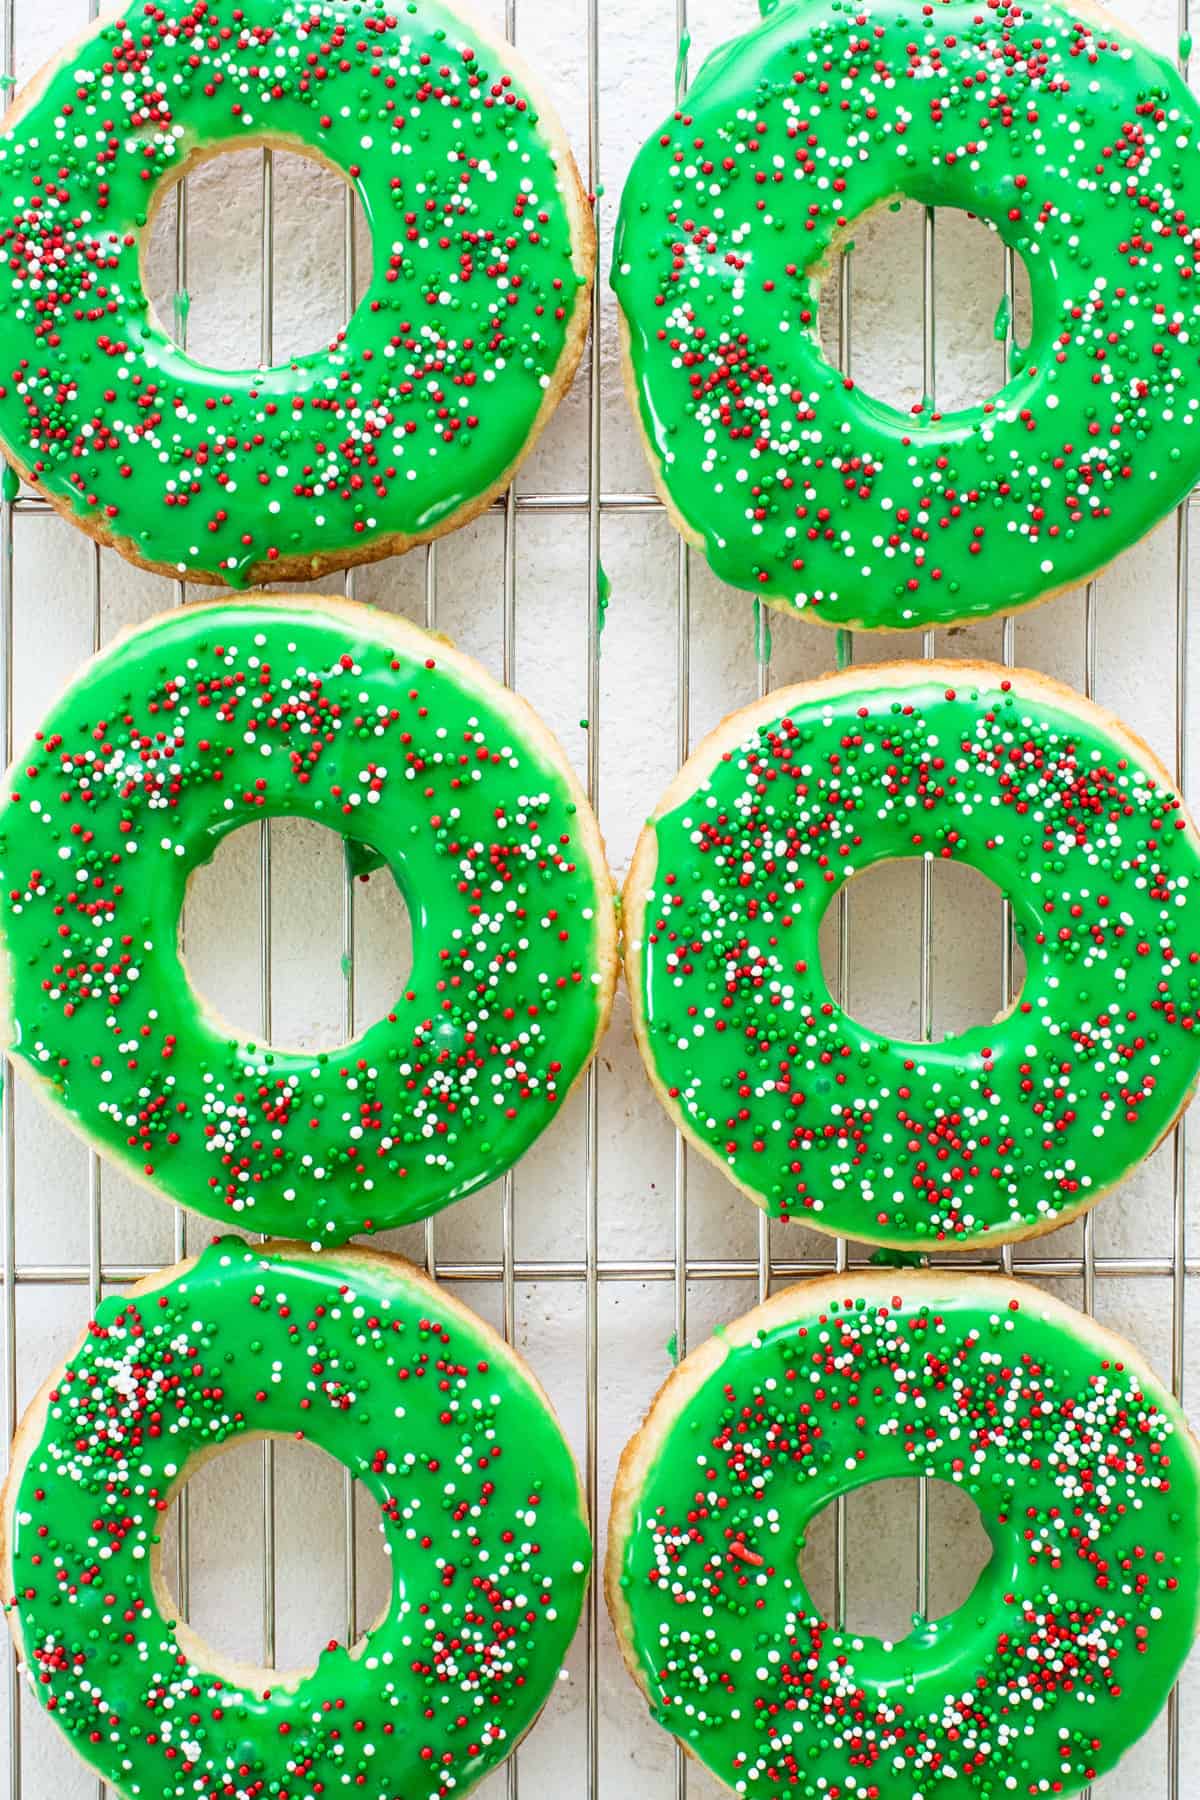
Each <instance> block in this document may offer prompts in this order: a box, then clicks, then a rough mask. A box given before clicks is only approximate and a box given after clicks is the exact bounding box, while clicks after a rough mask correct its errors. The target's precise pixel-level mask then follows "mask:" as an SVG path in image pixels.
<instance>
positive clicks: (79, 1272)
mask: <svg viewBox="0 0 1200 1800" xmlns="http://www.w3.org/2000/svg"><path fill="white" fill-rule="evenodd" d="M844 1243H845V1240H844V1239H842V1238H839V1239H838V1240H837V1246H838V1247H837V1248H835V1249H832V1250H831V1253H830V1254H829V1255H828V1256H773V1257H772V1262H771V1273H772V1278H775V1277H778V1278H779V1279H781V1280H785V1279H786V1280H791V1281H800V1280H803V1279H805V1278H807V1277H809V1276H813V1275H835V1274H844V1273H848V1274H855V1273H861V1272H862V1271H864V1270H866V1269H878V1268H879V1267H880V1265H879V1263H878V1262H873V1261H872V1260H871V1255H870V1252H869V1250H868V1249H866V1248H864V1247H861V1246H860V1247H859V1249H858V1250H857V1251H856V1252H855V1253H854V1254H853V1255H846V1254H845V1253H844V1252H843V1251H842V1249H841V1248H840V1247H841V1246H842V1245H843V1244H844ZM1009 1249H1011V1246H1009V1245H1005V1246H1003V1248H1002V1249H1001V1250H1000V1251H999V1252H998V1254H997V1255H995V1256H992V1257H982V1258H979V1259H974V1258H970V1257H968V1256H961V1255H960V1256H950V1255H942V1256H938V1255H933V1256H929V1257H927V1258H926V1259H925V1262H926V1265H927V1266H928V1267H929V1268H931V1269H943V1270H957V1272H958V1273H959V1274H976V1275H977V1274H991V1275H997V1274H1003V1273H1006V1272H1011V1273H1013V1274H1016V1275H1019V1276H1024V1277H1026V1278H1028V1279H1030V1280H1035V1281H1083V1280H1084V1279H1085V1278H1086V1275H1087V1263H1086V1261H1085V1259H1084V1257H1083V1256H1036V1255H1034V1256H1023V1257H1022V1258H1021V1259H1020V1260H1019V1261H1017V1260H1014V1259H1013V1258H1012V1257H1009V1256H1006V1254H1005V1252H1006V1251H1007V1250H1009ZM162 1266H163V1265H162V1264H161V1263H144V1264H143V1263H106V1264H105V1265H104V1267H103V1268H102V1270H101V1280H102V1283H103V1285H104V1286H105V1287H106V1288H107V1287H114V1288H121V1287H130V1286H132V1284H133V1283H134V1282H135V1281H144V1280H145V1279H146V1277H147V1276H148V1275H156V1274H158V1273H159V1272H160V1271H161V1269H162ZM437 1266H438V1276H439V1278H440V1279H441V1280H442V1281H501V1282H502V1281H504V1280H505V1279H506V1265H505V1263H504V1262H503V1261H500V1262H496V1261H488V1260H487V1259H480V1260H479V1261H471V1262H456V1261H453V1260H447V1259H446V1258H444V1257H443V1258H439V1259H438V1265H437ZM595 1270H596V1277H597V1279H598V1280H599V1281H674V1280H675V1279H676V1273H677V1271H676V1259H675V1257H674V1255H671V1256H663V1257H644V1258H640V1259H638V1260H635V1261H631V1262H622V1261H620V1260H619V1259H609V1258H604V1259H600V1258H597V1261H596V1264H595ZM1092 1270H1093V1275H1094V1277H1096V1278H1099V1279H1101V1280H1111V1281H1130V1280H1142V1279H1158V1280H1163V1281H1169V1280H1173V1279H1174V1276H1175V1259H1174V1257H1171V1256H1094V1257H1093V1259H1092ZM588 1271H589V1264H588V1262H586V1261H584V1260H579V1259H575V1260H571V1259H562V1260H557V1261H555V1260H546V1261H541V1260H526V1259H522V1258H517V1259H515V1260H514V1262H513V1265H512V1275H513V1279H514V1280H515V1281H519V1282H525V1283H535V1282H539V1281H586V1280H587V1279H588ZM683 1272H684V1274H685V1276H686V1279H687V1280H688V1281H689V1282H693V1281H757V1280H758V1277H759V1262H758V1258H757V1256H754V1257H750V1256H741V1257H738V1256H731V1257H691V1256H689V1257H688V1258H687V1259H686V1262H685V1263H684V1265H683ZM1184 1273H1185V1274H1186V1275H1187V1277H1188V1278H1189V1279H1190V1278H1192V1277H1193V1276H1200V1257H1189V1258H1188V1259H1187V1261H1186V1263H1185V1265H1184ZM10 1279H11V1276H10V1274H9V1271H8V1270H7V1269H3V1270H0V1288H3V1287H5V1286H7V1285H8V1282H9V1281H10ZM90 1280H91V1270H90V1268H89V1266H88V1264H87V1263H19V1264H17V1265H16V1285H17V1286H18V1287H24V1286H30V1287H54V1286H59V1287H86V1286H87V1285H88V1283H89V1282H90Z"/></svg>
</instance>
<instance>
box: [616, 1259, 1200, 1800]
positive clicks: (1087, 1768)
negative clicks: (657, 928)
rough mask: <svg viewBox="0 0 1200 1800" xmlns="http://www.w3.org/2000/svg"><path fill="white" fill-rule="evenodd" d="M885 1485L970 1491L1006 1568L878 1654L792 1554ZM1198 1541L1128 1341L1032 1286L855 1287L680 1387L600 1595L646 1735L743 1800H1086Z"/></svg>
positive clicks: (788, 1316)
mask: <svg viewBox="0 0 1200 1800" xmlns="http://www.w3.org/2000/svg"><path fill="white" fill-rule="evenodd" d="M898 1476H908V1477H916V1476H932V1477H936V1478H938V1479H939V1480H942V1481H946V1482H952V1483H953V1484H954V1485H955V1486H956V1487H959V1488H961V1489H962V1491H963V1492H964V1493H966V1494H968V1495H969V1496H970V1497H971V1499H972V1500H973V1501H974V1502H975V1503H976V1505H977V1506H978V1508H979V1511H980V1513H981V1515H982V1523H983V1526H984V1528H985V1530H986V1532H987V1535H988V1537H989V1538H990V1540H991V1545H992V1555H991V1559H990V1561H989V1562H988V1565H987V1567H986V1568H985V1570H984V1571H983V1573H982V1575H981V1576H980V1578H979V1580H978V1582H977V1584H976V1586H975V1588H974V1590H973V1591H972V1593H971V1595H970V1597H969V1598H968V1599H967V1600H966V1601H965V1602H964V1604H963V1605H962V1606H960V1607H959V1608H958V1609H957V1610H956V1611H954V1612H952V1613H950V1614H949V1615H948V1616H947V1617H945V1618H942V1619H939V1620H937V1621H936V1622H935V1621H932V1620H929V1619H921V1618H919V1617H917V1618H916V1619H915V1620H914V1626H915V1629H914V1630H913V1631H912V1632H911V1633H910V1634H909V1635H908V1636H907V1637H905V1638H903V1639H902V1640H901V1641H899V1642H897V1643H892V1642H890V1641H887V1640H885V1639H880V1638H875V1637H869V1636H866V1635H860V1634H858V1633H857V1632H853V1631H850V1630H846V1629H838V1628H837V1626H836V1625H835V1624H834V1623H833V1622H832V1621H830V1620H828V1619H826V1618H823V1617H822V1616H821V1614H820V1612H819V1610H818V1609H817V1607H816V1606H815V1605H814V1603H813V1600H812V1598H811V1596H810V1595H809V1593H808V1591H807V1589H806V1587H805V1584H804V1581H803V1579H802V1576H801V1574H800V1570H799V1567H798V1561H797V1548H798V1547H801V1548H802V1547H803V1544H804V1537H805V1532H806V1531H807V1529H808V1526H809V1524H810V1523H811V1521H812V1520H813V1519H814V1517H815V1516H816V1514H817V1513H818V1512H819V1511H820V1510H821V1509H822V1508H823V1507H824V1506H825V1505H826V1504H827V1503H828V1502H829V1501H831V1500H832V1499H834V1498H835V1497H836V1496H837V1495H839V1494H846V1493H849V1492H851V1491H852V1490H854V1489H856V1488H860V1487H862V1486H864V1485H865V1484H867V1483H869V1482H873V1481H879V1480H885V1479H888V1478H895V1477H898ZM1198 1531H1200V1446H1197V1444H1196V1443H1195V1442H1194V1440H1193V1439H1192V1438H1191V1437H1190V1435H1189V1433H1188V1428H1187V1423H1186V1420H1185V1419H1184V1416H1183V1413H1182V1412H1181V1410H1180V1408H1179V1406H1178V1404H1177V1403H1176V1402H1175V1401H1174V1400H1173V1399H1172V1398H1171V1396H1170V1394H1169V1393H1168V1392H1167V1391H1166V1389H1165V1388H1164V1387H1163V1385H1162V1383H1161V1382H1159V1381H1158V1380H1157V1379H1156V1378H1155V1377H1154V1375H1152V1374H1151V1373H1150V1371H1149V1370H1148V1369H1147V1368H1146V1367H1145V1366H1144V1365H1143V1363H1142V1362H1141V1359H1140V1357H1139V1356H1138V1355H1137V1353H1136V1352H1135V1351H1134V1350H1133V1349H1131V1348H1130V1346H1129V1345H1128V1344H1125V1343H1123V1342H1122V1340H1121V1339H1120V1338H1117V1337H1115V1336H1113V1334H1112V1333H1110V1332H1108V1331H1105V1330H1103V1329H1102V1328H1101V1327H1100V1326H1098V1325H1096V1324H1095V1323H1094V1322H1093V1321H1092V1320H1091V1319H1089V1318H1086V1317H1084V1316H1083V1315H1082V1314H1080V1313H1077V1312H1074V1311H1073V1310H1072V1309H1071V1308H1070V1307H1067V1306H1064V1305H1063V1304H1062V1302H1061V1301H1058V1300H1054V1299H1052V1298H1051V1297H1050V1296H1049V1295H1047V1294H1044V1293H1042V1292H1040V1291H1039V1290H1038V1289H1036V1288H1034V1287H1031V1286H1028V1285H1026V1284H1023V1283H1015V1282H1012V1281H1008V1280H1003V1279H1000V1278H997V1277H991V1276H984V1275H974V1276H971V1275H964V1276H955V1275H946V1274H944V1273H942V1272H938V1273H937V1274H934V1273H930V1272H921V1273H913V1272H910V1271H908V1270H904V1271H899V1270H889V1271H886V1272H882V1273H875V1272H871V1273H862V1274H859V1273H858V1272H854V1273H852V1274H843V1275H837V1276H832V1277H829V1278H827V1279H823V1280H819V1281H813V1282H808V1283H805V1284H803V1285H801V1286H799V1287H794V1288H790V1289H788V1290H787V1291H786V1292H783V1293H780V1294H777V1295H775V1296H774V1298H772V1299H771V1300H769V1301H767V1302H766V1303H765V1304H764V1305H761V1306H759V1307H757V1308H756V1309H755V1310H754V1311H753V1312H750V1313H747V1314H746V1316H745V1317H744V1318H742V1319H739V1320H738V1321H737V1322H736V1323H735V1324H734V1325H732V1326H730V1327H729V1328H728V1330H725V1331H722V1332H719V1333H718V1335H717V1336H716V1337H714V1338H713V1339H711V1340H710V1341H709V1342H708V1343H707V1344H705V1345H704V1346H703V1347H702V1348H701V1349H700V1350H698V1351H697V1352H695V1353H694V1354H693V1355H692V1356H689V1357H688V1358H687V1360H686V1361H685V1362H684V1363H683V1364H682V1365H681V1366H680V1368H679V1369H678V1370H677V1371H676V1373H675V1374H674V1375H672V1377H671V1379H670V1380H669V1381H668V1382H667V1384H666V1386H665V1387H664V1388H663V1389H662V1391H661V1393H660V1394H659V1396H658V1398H657V1399H656V1400H655V1402H654V1405H653V1406H652V1407H651V1409H650V1413H649V1415H648V1417H647V1419H646V1422H645V1424H644V1426H643V1427H642V1429H641V1431H640V1432H639V1433H638V1434H637V1436H636V1437H635V1438H634V1439H633V1440H632V1442H631V1443H630V1444H629V1446H628V1448H627V1449H626V1451H625V1454H624V1456H623V1458H622V1460H621V1465H620V1471H619V1473H618V1476H617V1483H616V1489H615V1492H614V1495H613V1506H612V1514H611V1522H610V1526H609V1537H608V1556H607V1563H606V1587H607V1593H608V1603H609V1608H610V1611H611V1613H612V1618H613V1623H614V1626H615V1627H616V1633H617V1638H618V1641H619V1643H620V1646H621V1650H622V1653H623V1655H624V1657H625V1661H626V1663H627V1665H628V1667H629V1669H630V1672H631V1673H632V1675H633V1676H634V1678H635V1680H636V1681H637V1682H638V1684H639V1686H640V1687H641V1688H642V1690H643V1692H644V1694H645V1695H646V1697H647V1699H648V1700H649V1702H650V1707H651V1710H652V1712H653V1715H654V1717H655V1718H656V1720H657V1721H658V1722H659V1723H660V1724H662V1725H664V1726H666V1728H667V1730H668V1731H671V1732H673V1733H674V1734H675V1736H676V1737H677V1738H678V1739H679V1740H680V1741H681V1742H682V1744H683V1746H684V1748H685V1749H686V1750H687V1751H689V1752H690V1753H691V1754H692V1755H693V1756H695V1757H697V1758H699V1760H700V1761H701V1762H702V1763H703V1764H704V1765H705V1767H706V1768H707V1769H709V1770H710V1771H711V1773H712V1774H713V1775H714V1776H716V1777H717V1779H718V1780H719V1781H722V1782H724V1783H725V1785H726V1786H727V1787H729V1788H731V1789H732V1790H733V1791H734V1792H735V1793H737V1794H742V1795H746V1796H747V1797H748V1800H754V1797H756V1796H759V1795H762V1796H766V1795H772V1796H774V1795H777V1794H778V1795H783V1794H787V1795H789V1796H792V1795H794V1796H795V1800H834V1797H835V1796H836V1797H839V1800H934V1796H936V1795H941V1794H948V1793H953V1794H956V1795H961V1796H962V1800H1008V1797H1009V1796H1013V1797H1014V1800H1015V1797H1018V1796H1028V1795H1042V1794H1073V1793H1075V1792H1077V1790H1079V1789H1080V1788H1082V1787H1084V1786H1085V1785H1086V1784H1087V1783H1089V1782H1091V1781H1093V1780H1094V1779H1095V1778H1096V1777H1098V1776H1100V1775H1102V1774H1104V1773H1105V1772H1106V1771H1108V1770H1110V1769H1111V1768H1113V1766H1114V1765H1115V1764H1116V1763H1117V1762H1118V1761H1119V1759H1120V1757H1121V1756H1122V1755H1123V1754H1124V1752H1125V1751H1126V1750H1127V1749H1128V1747H1129V1746H1130V1745H1131V1744H1132V1743H1134V1742H1135V1741H1136V1739H1137V1738H1139V1737H1140V1736H1141V1735H1142V1733H1143V1732H1144V1731H1145V1730H1146V1729H1147V1727H1148V1726H1149V1725H1150V1723H1151V1721H1152V1720H1153V1718H1154V1717H1155V1715H1156V1714H1157V1712H1158V1711H1159V1709H1160V1707H1161V1706H1162V1705H1163V1704H1164V1702H1165V1701H1166V1699H1167V1695H1168V1692H1169V1691H1170V1688H1171V1686H1172V1683H1173V1682H1174V1680H1175V1678H1176V1676H1177V1675H1178V1673H1179V1671H1180V1669H1181V1668H1182V1666H1183V1664H1184V1662H1185V1660H1186V1658H1187V1654H1188V1651H1189V1649H1190V1647H1191V1644H1192V1640H1193V1637H1194V1636H1195V1632H1196V1626H1197V1607H1198V1601H1200V1557H1198V1551H1197V1538H1198ZM855 1579H856V1577H855V1576H854V1574H853V1572H851V1575H850V1580H851V1581H852V1582H853V1581H855Z"/></svg>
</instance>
